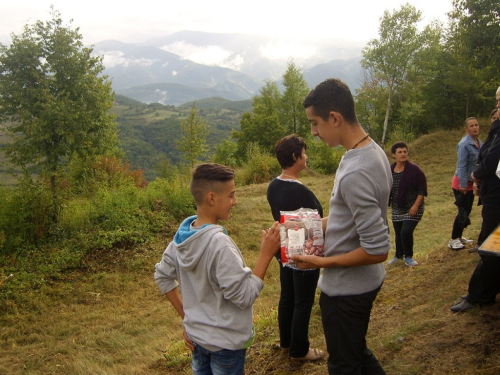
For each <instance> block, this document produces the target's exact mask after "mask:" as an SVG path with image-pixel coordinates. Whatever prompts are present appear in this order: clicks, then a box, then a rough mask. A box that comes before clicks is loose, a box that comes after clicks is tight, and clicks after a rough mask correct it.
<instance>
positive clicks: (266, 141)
mask: <svg viewBox="0 0 500 375" xmlns="http://www.w3.org/2000/svg"><path fill="white" fill-rule="evenodd" d="M280 102H281V93H280V91H279V88H278V85H277V84H276V82H275V81H270V80H267V81H266V83H265V85H264V86H263V87H262V88H261V89H260V95H256V96H254V97H253V98H252V107H253V111H252V113H250V112H245V113H244V114H243V115H242V117H241V121H240V123H241V126H240V131H236V130H233V131H232V133H231V136H232V137H233V138H234V139H236V141H237V144H238V150H237V153H236V154H237V157H238V158H239V159H240V160H244V159H245V158H246V150H247V147H248V145H249V144H251V143H257V144H258V145H259V146H261V147H262V148H263V149H264V150H266V151H269V152H273V151H274V144H275V143H276V141H277V140H278V139H279V138H281V137H282V136H283V134H284V133H286V130H285V129H284V128H283V126H282V125H281V122H280Z"/></svg>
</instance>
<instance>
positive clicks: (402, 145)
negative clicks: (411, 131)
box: [391, 141, 408, 154]
mask: <svg viewBox="0 0 500 375" xmlns="http://www.w3.org/2000/svg"><path fill="white" fill-rule="evenodd" d="M398 148H406V150H407V151H408V145H407V144H406V143H404V142H401V141H399V142H396V143H394V144H393V145H392V146H391V154H395V153H396V150H397V149H398Z"/></svg>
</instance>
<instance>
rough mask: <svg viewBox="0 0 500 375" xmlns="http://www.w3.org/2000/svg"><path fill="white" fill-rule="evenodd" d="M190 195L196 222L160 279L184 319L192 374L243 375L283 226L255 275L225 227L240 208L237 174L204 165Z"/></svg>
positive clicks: (171, 248)
mask: <svg viewBox="0 0 500 375" xmlns="http://www.w3.org/2000/svg"><path fill="white" fill-rule="evenodd" d="M190 190H191V194H192V195H193V197H194V200H195V202H196V207H197V208H196V213H197V214H196V215H195V216H191V217H188V218H187V219H186V220H184V222H183V223H182V224H181V225H180V227H179V230H178V231H177V233H176V234H175V236H174V240H173V241H172V242H171V243H170V244H169V245H168V247H167V248H166V250H165V252H164V253H163V257H162V260H161V262H160V263H158V264H156V272H155V274H154V279H155V281H156V284H157V285H158V287H159V288H160V291H161V292H162V293H164V294H165V295H166V297H167V299H168V300H169V301H170V303H172V305H173V306H174V308H175V309H176V310H177V312H178V313H179V315H180V316H181V317H182V318H183V324H184V341H185V343H186V346H187V347H188V348H189V349H191V350H192V360H191V367H192V369H193V374H203V375H204V374H227V375H244V373H245V356H246V350H247V348H248V347H249V346H250V345H251V344H252V342H253V339H254V330H253V316H252V305H253V303H254V302H255V299H256V298H257V297H258V295H259V293H260V291H261V290H262V288H263V287H264V284H263V279H264V275H265V273H266V270H267V267H268V266H269V263H270V262H271V260H272V259H273V257H274V254H276V251H277V250H278V248H279V246H280V236H279V227H278V222H275V223H274V224H273V225H272V227H271V228H269V230H267V231H262V240H261V250H260V254H259V257H258V259H257V262H256V265H255V268H254V270H253V272H252V270H251V269H250V268H248V267H247V266H246V264H245V260H244V259H243V256H242V255H241V252H240V250H239V249H238V247H237V246H236V244H235V243H234V242H233V240H232V239H231V238H230V237H229V236H228V234H227V232H226V230H225V229H224V227H222V226H220V225H218V221H219V220H227V219H229V217H230V215H231V209H232V208H233V207H234V206H235V205H236V204H237V201H236V195H235V185H234V171H233V170H232V169H230V168H228V167H226V166H224V165H221V164H215V163H206V164H201V165H199V166H197V167H196V169H195V170H194V171H193V178H192V179H191V185H190ZM177 280H178V281H179V284H180V291H181V293H179V288H178V283H177ZM181 295H182V298H181Z"/></svg>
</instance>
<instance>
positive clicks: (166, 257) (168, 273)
mask: <svg viewBox="0 0 500 375" xmlns="http://www.w3.org/2000/svg"><path fill="white" fill-rule="evenodd" d="M173 254H174V245H173V242H171V243H170V244H169V245H168V246H167V248H166V249H165V251H164V252H163V255H162V258H161V261H160V263H157V264H156V266H155V273H154V280H155V282H156V285H158V288H159V289H160V292H161V293H162V294H165V293H168V292H170V291H171V290H172V289H175V288H176V287H177V285H179V283H178V282H177V268H176V266H175V259H174V256H173Z"/></svg>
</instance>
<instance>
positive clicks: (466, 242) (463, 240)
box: [460, 237, 474, 245]
mask: <svg viewBox="0 0 500 375" xmlns="http://www.w3.org/2000/svg"><path fill="white" fill-rule="evenodd" d="M460 242H462V245H468V244H470V243H473V242H474V240H468V239H467V238H463V237H462V238H460Z"/></svg>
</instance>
